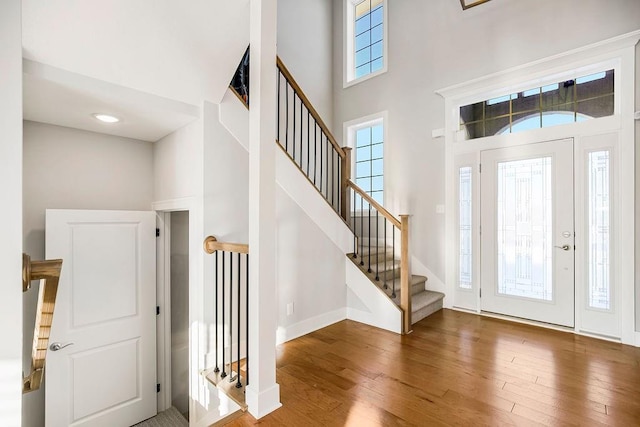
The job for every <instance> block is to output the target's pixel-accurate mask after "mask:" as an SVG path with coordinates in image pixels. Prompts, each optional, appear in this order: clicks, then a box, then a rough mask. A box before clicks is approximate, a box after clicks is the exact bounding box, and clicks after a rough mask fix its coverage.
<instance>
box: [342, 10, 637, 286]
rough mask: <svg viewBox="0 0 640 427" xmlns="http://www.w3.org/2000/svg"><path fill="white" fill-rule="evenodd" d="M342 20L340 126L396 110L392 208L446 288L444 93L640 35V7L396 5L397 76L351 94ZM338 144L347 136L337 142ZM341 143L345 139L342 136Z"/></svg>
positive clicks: (392, 64) (390, 143)
mask: <svg viewBox="0 0 640 427" xmlns="http://www.w3.org/2000/svg"><path fill="white" fill-rule="evenodd" d="M333 6H334V7H333V11H334V25H333V28H334V32H333V33H334V43H333V47H334V65H335V67H334V70H333V73H334V89H335V95H334V100H335V102H334V106H335V110H334V123H335V128H336V133H338V134H341V133H342V132H341V129H339V127H340V124H341V123H343V122H346V121H349V120H353V119H356V118H359V117H363V116H366V115H369V114H372V113H376V112H379V111H384V110H386V111H388V115H389V120H388V123H386V131H387V132H388V139H387V141H385V192H386V194H385V196H386V198H387V200H386V202H385V204H386V205H387V206H386V207H388V209H389V210H390V211H391V212H392V213H395V214H401V213H409V214H412V215H413V216H412V217H411V242H412V251H413V254H414V255H415V256H416V257H417V258H418V260H420V261H421V262H422V263H423V264H425V265H426V266H427V267H428V268H429V269H430V270H431V271H432V272H433V273H434V274H435V275H436V276H437V277H438V278H440V279H444V269H445V250H444V249H445V244H444V237H445V236H444V228H445V227H444V215H441V214H437V213H436V212H435V210H436V205H438V204H443V203H444V195H445V188H444V163H445V162H444V139H434V138H432V137H431V131H432V130H433V129H439V128H442V127H443V126H444V102H443V100H442V99H441V98H440V97H439V96H438V95H436V94H435V93H434V91H435V90H437V89H440V88H443V87H447V86H450V85H454V84H457V83H462V82H465V81H467V80H470V79H473V78H477V77H481V76H484V75H487V74H490V73H493V72H497V71H499V70H503V69H506V68H509V67H514V66H517V65H519V64H524V63H527V62H530V61H533V60H536V59H540V58H544V57H547V56H550V55H553V54H556V53H560V52H564V51H567V50H570V49H573V48H577V47H580V46H583V45H587V44H590V43H594V42H596V41H599V40H603V39H606V38H610V37H613V36H616V35H619V34H624V33H627V32H629V31H633V30H636V29H638V28H640V2H638V1H637V0H619V1H616V2H615V7H612V6H611V4H610V3H609V2H602V1H599V0H589V1H584V0H563V1H561V2H558V1H555V0H539V1H536V2H525V1H521V0H492V1H490V2H488V3H486V4H483V5H480V6H478V7H474V8H471V9H468V10H466V11H462V8H461V6H460V2H458V1H451V0H432V1H422V0H404V1H401V2H396V1H390V2H389V10H388V17H389V23H388V25H389V30H388V31H389V55H388V56H389V57H388V65H389V71H388V72H387V73H385V74H383V75H380V76H378V77H375V78H372V79H370V80H367V81H365V82H363V83H360V84H357V85H355V86H352V87H349V88H347V89H343V88H342V63H343V39H342V22H343V21H342V20H343V0H334V1H333ZM338 136H339V135H338ZM338 140H340V137H338Z"/></svg>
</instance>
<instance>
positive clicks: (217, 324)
mask: <svg viewBox="0 0 640 427" xmlns="http://www.w3.org/2000/svg"><path fill="white" fill-rule="evenodd" d="M218 258H219V256H218V251H216V255H215V260H214V262H215V264H216V269H215V276H216V278H215V286H216V292H215V293H216V297H215V300H216V304H215V306H216V308H215V310H216V314H215V319H216V320H215V322H214V323H215V327H216V332H215V334H216V367H215V369H214V370H213V372H220V368H219V367H218V350H219V349H220V347H219V346H218V328H220V324H219V323H218V304H219V299H218Z"/></svg>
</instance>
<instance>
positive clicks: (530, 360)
mask: <svg viewBox="0 0 640 427" xmlns="http://www.w3.org/2000/svg"><path fill="white" fill-rule="evenodd" d="M277 381H278V383H279V384H280V391H281V401H282V404H283V406H282V408H280V409H278V410H276V411H274V412H273V413H271V414H269V415H268V416H266V417H264V418H262V419H261V420H260V421H256V420H255V419H254V418H253V417H252V416H251V415H250V414H248V413H247V414H245V415H243V416H242V417H240V418H238V419H236V420H234V421H232V422H231V423H230V424H228V425H230V426H250V425H255V424H261V425H265V426H396V425H398V426H404V425H419V426H427V425H428V426H431V425H434V426H437V425H474V426H475V425H525V426H526V425H562V426H569V425H588V426H592V425H593V426H595V425H607V426H618V425H619V426H637V425H640V349H639V348H634V347H630V346H624V345H621V344H615V343H610V342H606V341H601V340H596V339H592V338H586V337H582V336H578V335H573V334H570V333H565V332H559V331H553V330H548V329H542V328H538V327H534V326H527V325H522V324H517V323H511V322H506V321H502V320H497V319H492V318H486V317H481V316H476V315H471V314H466V313H461V312H456V311H451V310H441V311H439V312H437V313H435V314H433V315H432V316H430V317H428V318H427V319H424V320H423V321H421V322H419V323H418V324H416V325H414V329H413V333H412V334H410V335H407V336H399V335H395V334H393V333H390V332H386V331H382V330H379V329H376V328H373V327H370V326H367V325H363V324H360V323H357V322H352V321H343V322H340V323H337V324H334V325H331V326H329V327H327V328H324V329H321V330H319V331H316V332H314V333H311V334H309V335H305V336H303V337H301V338H298V339H296V340H293V341H290V342H288V343H286V344H283V345H280V346H279V347H278V359H277Z"/></svg>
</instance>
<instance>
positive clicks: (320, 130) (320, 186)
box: [320, 128, 323, 194]
mask: <svg viewBox="0 0 640 427" xmlns="http://www.w3.org/2000/svg"><path fill="white" fill-rule="evenodd" d="M322 134H323V132H322V128H320V194H322Z"/></svg>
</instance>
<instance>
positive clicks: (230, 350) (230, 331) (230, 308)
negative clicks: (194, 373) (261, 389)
mask: <svg viewBox="0 0 640 427" xmlns="http://www.w3.org/2000/svg"><path fill="white" fill-rule="evenodd" d="M229 367H230V368H229V374H231V375H229V382H230V383H232V382H233V379H234V378H233V252H229Z"/></svg>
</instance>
